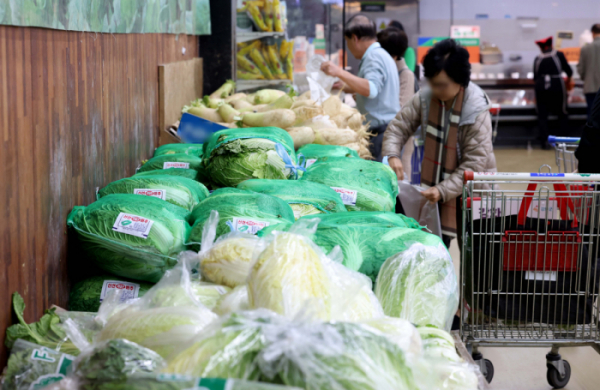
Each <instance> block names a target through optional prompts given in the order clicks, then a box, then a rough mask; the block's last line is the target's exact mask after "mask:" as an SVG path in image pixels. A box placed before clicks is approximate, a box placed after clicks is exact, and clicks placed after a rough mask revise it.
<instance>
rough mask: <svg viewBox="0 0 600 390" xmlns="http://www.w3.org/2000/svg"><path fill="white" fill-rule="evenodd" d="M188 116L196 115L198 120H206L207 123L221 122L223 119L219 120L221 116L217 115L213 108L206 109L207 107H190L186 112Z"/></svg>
mask: <svg viewBox="0 0 600 390" xmlns="http://www.w3.org/2000/svg"><path fill="white" fill-rule="evenodd" d="M188 114H192V115H196V116H199V117H200V118H203V119H206V120H207V121H211V122H215V123H218V122H222V121H223V118H221V115H219V113H218V112H217V110H215V109H214V108H208V107H204V106H201V107H192V108H190V109H189V110H188Z"/></svg>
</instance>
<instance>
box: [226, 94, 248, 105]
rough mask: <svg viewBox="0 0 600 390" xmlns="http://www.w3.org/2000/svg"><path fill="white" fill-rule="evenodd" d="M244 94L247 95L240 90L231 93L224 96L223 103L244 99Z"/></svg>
mask: <svg viewBox="0 0 600 390" xmlns="http://www.w3.org/2000/svg"><path fill="white" fill-rule="evenodd" d="M246 96H247V95H246V94H245V93H242V92H240V93H236V94H234V95H231V96H229V97H227V98H225V103H231V102H235V101H236V100H239V99H244V98H245V97H246Z"/></svg>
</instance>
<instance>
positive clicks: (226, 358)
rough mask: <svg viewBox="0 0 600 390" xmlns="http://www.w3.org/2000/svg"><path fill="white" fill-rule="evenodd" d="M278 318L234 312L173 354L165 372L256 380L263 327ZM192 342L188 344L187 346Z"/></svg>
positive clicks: (262, 341)
mask: <svg viewBox="0 0 600 390" xmlns="http://www.w3.org/2000/svg"><path fill="white" fill-rule="evenodd" d="M278 321H280V319H279V318H278V317H277V316H275V315H274V313H272V312H269V311H268V310H256V311H252V312H239V313H233V314H231V315H229V316H227V317H224V318H222V319H220V320H219V321H217V322H215V323H213V324H212V325H210V326H209V327H208V328H206V329H205V330H204V331H203V332H202V333H201V334H198V336H197V339H196V340H191V341H190V342H189V343H188V345H187V346H186V347H185V348H183V349H181V350H180V351H178V352H175V353H174V354H173V356H172V358H171V359H170V361H169V365H168V366H167V368H166V369H165V372H169V373H175V374H186V375H193V376H201V377H219V378H238V379H249V380H255V379H258V378H259V377H260V371H259V369H258V365H257V364H256V361H255V359H256V356H257V355H258V353H259V352H260V351H261V350H262V349H263V348H264V347H265V342H264V335H263V331H262V328H263V326H265V325H266V324H270V323H273V322H278ZM190 343H191V345H190Z"/></svg>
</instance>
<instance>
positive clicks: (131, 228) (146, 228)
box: [113, 213, 154, 239]
mask: <svg viewBox="0 0 600 390" xmlns="http://www.w3.org/2000/svg"><path fill="white" fill-rule="evenodd" d="M153 223H154V221H152V220H151V219H148V218H144V217H140V216H139V215H133V214H127V213H119V216H118V217H117V220H116V221H115V224H114V225H113V230H114V231H117V232H119V233H125V234H129V235H131V236H136V237H140V238H144V239H146V238H148V233H150V229H151V228H152V224H153Z"/></svg>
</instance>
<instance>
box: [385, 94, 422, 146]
mask: <svg viewBox="0 0 600 390" xmlns="http://www.w3.org/2000/svg"><path fill="white" fill-rule="evenodd" d="M420 124H421V98H420V94H419V93H416V94H415V96H413V98H412V99H411V100H410V101H409V102H408V103H407V104H406V106H404V107H402V110H400V112H399V113H398V115H396V117H395V118H394V119H392V121H391V122H390V124H389V125H388V128H387V129H386V131H385V133H384V135H383V148H382V153H381V155H382V156H390V157H392V156H393V157H398V158H400V155H401V153H402V148H403V147H404V144H406V141H408V139H409V138H410V137H411V136H412V135H413V134H414V133H415V131H417V128H418V127H419V125H420Z"/></svg>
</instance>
